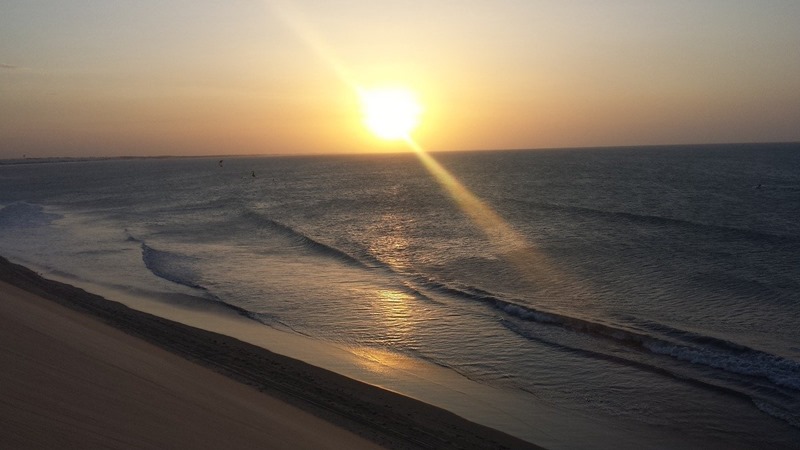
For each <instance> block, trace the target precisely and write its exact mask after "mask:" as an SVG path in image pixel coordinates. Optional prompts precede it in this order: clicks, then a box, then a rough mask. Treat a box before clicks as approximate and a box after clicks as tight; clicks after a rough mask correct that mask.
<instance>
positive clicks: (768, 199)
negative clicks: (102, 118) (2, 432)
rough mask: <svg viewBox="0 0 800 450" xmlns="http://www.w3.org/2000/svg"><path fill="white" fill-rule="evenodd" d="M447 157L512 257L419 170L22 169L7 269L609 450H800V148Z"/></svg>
mask: <svg viewBox="0 0 800 450" xmlns="http://www.w3.org/2000/svg"><path fill="white" fill-rule="evenodd" d="M433 157H434V158H435V159H436V160H438V161H439V163H440V164H441V165H442V166H443V167H444V168H445V169H446V170H447V171H449V172H450V173H451V174H452V175H453V176H454V177H455V178H456V179H457V180H458V181H459V182H460V183H461V184H463V186H464V187H465V188H466V190H467V191H469V192H471V193H472V194H473V195H474V196H476V197H477V198H478V199H480V200H481V201H482V203H483V204H484V205H485V206H486V207H487V208H488V209H489V210H491V211H493V212H494V213H495V214H496V216H497V217H498V218H500V220H501V221H502V223H503V224H504V227H507V229H510V230H513V232H514V233H515V236H516V239H514V240H513V241H512V246H509V245H508V243H505V244H503V245H500V244H499V240H498V239H497V230H495V229H488V228H491V227H487V225H486V223H481V222H480V221H475V220H472V219H471V218H472V217H474V215H472V214H470V211H465V210H464V209H462V207H461V206H459V205H463V204H464V203H463V202H461V203H460V202H459V201H457V199H454V198H453V197H452V196H451V194H450V192H452V191H450V190H448V189H446V188H445V187H444V186H443V185H442V182H441V181H440V178H438V177H437V176H436V174H434V173H431V172H429V171H428V170H427V169H426V166H425V165H424V164H422V163H421V161H420V159H419V158H418V157H417V155H415V154H413V153H408V154H375V155H348V156H302V157H300V156H296V157H260V158H256V157H236V158H233V157H217V158H158V159H104V160H84V161H76V160H64V161H48V162H41V161H38V163H31V161H27V160H22V161H6V163H5V164H0V208H2V209H0V254H3V255H4V256H7V257H10V258H11V259H12V260H14V261H17V262H20V263H23V264H28V265H31V266H33V267H36V268H38V269H39V270H42V271H44V272H45V273H46V274H50V275H54V276H60V277H62V278H64V279H66V280H71V281H74V282H75V283H76V284H81V282H85V283H89V284H91V285H93V286H100V287H102V288H103V289H105V290H104V292H119V293H128V294H135V295H139V296H146V297H149V298H152V299H156V300H158V301H162V302H165V303H170V302H172V303H175V304H179V303H182V304H186V303H187V302H189V303H191V302H194V303H195V304H197V305H201V304H203V303H207V304H209V305H210V304H213V305H217V306H224V307H226V308H228V309H229V310H231V311H233V312H236V313H237V314H240V315H242V316H243V317H246V318H248V320H250V321H252V322H253V323H256V324H258V325H259V326H262V327H269V328H272V329H278V330H282V331H284V332H288V333H291V334H296V335H300V336H305V337H306V338H308V339H312V340H315V341H319V342H325V343H332V344H335V345H336V346H337V347H339V348H344V349H352V351H353V352H354V353H356V354H358V353H363V352H364V351H365V350H367V351H375V352H385V353H386V354H395V355H398V356H401V357H403V358H409V359H412V360H418V361H425V362H429V363H433V364H434V365H436V366H440V367H443V368H446V369H447V370H450V371H453V372H454V373H457V374H459V376H461V377H464V378H466V379H469V380H472V381H474V382H477V383H480V384H483V385H486V386H493V387H497V388H498V389H502V390H503V391H504V392H512V393H513V392H517V393H518V395H519V397H520V398H525V399H529V400H530V401H531V402H541V403H543V404H547V405H551V406H553V407H554V408H557V409H559V410H561V411H563V412H565V415H566V416H569V415H570V414H575V415H576V416H578V415H580V416H582V417H599V418H602V420H604V421H608V423H614V424H618V435H619V439H620V442H613V441H612V442H604V443H599V442H598V443H597V447H598V448H602V447H604V446H608V447H614V446H616V444H620V443H621V442H626V437H625V433H626V430H628V429H631V430H633V429H636V428H637V426H638V425H641V426H642V427H645V428H646V429H654V430H661V431H663V432H664V433H665V434H672V435H675V436H683V437H686V439H687V441H686V443H687V445H689V443H695V444H696V443H703V444H702V445H700V444H698V446H705V445H708V446H719V447H726V446H732V447H741V448H752V447H758V446H759V445H765V446H770V447H774V448H798V447H800V145H797V144H771V145H769V144H760V145H755V144H752V145H745V144H742V145H725V146H679V147H646V148H603V149H561V150H535V151H533V150H532V151H493V152H488V151H487V152H466V153H440V154H433ZM504 229H505V228H504ZM501 237H502V236H501ZM290 356H291V355H290ZM422 400H425V398H422ZM445 406H446V405H445ZM517 434H519V433H517ZM563 442H564V445H565V446H566V447H569V446H570V445H569V440H568V439H566V440H564V441H563ZM581 445H582V446H584V445H585V443H583V444H581ZM620 445H621V444H620ZM673 445H674V443H673V444H671V446H673ZM665 446H666V444H665ZM653 447H654V448H659V445H658V443H657V442H656V443H653Z"/></svg>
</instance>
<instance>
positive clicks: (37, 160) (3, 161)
mask: <svg viewBox="0 0 800 450" xmlns="http://www.w3.org/2000/svg"><path fill="white" fill-rule="evenodd" d="M737 145H756V146H766V145H776V146H791V145H800V141H797V142H795V141H785V142H784V141H778V142H724V143H706V144H643V145H600V146H585V147H539V148H501V149H460V150H428V151H429V152H430V153H436V154H449V153H454V154H455V153H481V152H529V151H530V152H536V151H575V150H614V149H617V150H623V149H634V148H641V149H669V148H680V147H700V148H721V147H729V146H737ZM406 153H413V152H412V151H410V150H409V151H403V152H397V151H395V152H383V151H376V152H372V153H369V152H353V153H348V152H341V153H339V152H335V153H333V152H332V153H257V154H218V155H152V156H144V155H123V156H46V157H23V158H0V166H8V165H17V164H53V163H77V162H91V161H124V160H140V159H203V158H209V159H214V158H217V159H225V158H286V157H318V156H344V157H347V156H364V155H392V154H406Z"/></svg>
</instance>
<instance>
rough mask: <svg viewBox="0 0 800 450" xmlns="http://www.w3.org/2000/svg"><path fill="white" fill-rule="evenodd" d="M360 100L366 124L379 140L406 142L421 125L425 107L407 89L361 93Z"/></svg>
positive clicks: (373, 90) (386, 89)
mask: <svg viewBox="0 0 800 450" xmlns="http://www.w3.org/2000/svg"><path fill="white" fill-rule="evenodd" d="M359 96H360V98H361V107H362V109H363V114H364V124H365V125H366V126H367V128H369V130H370V131H372V132H373V133H374V134H375V135H376V136H378V137H380V138H383V139H388V140H398V139H405V138H407V137H408V136H409V135H410V134H411V132H412V131H414V129H415V128H416V127H417V125H419V118H420V115H421V114H422V106H421V105H420V103H419V101H418V100H417V96H416V95H415V94H414V92H412V91H410V90H408V89H404V88H381V89H370V90H360V91H359Z"/></svg>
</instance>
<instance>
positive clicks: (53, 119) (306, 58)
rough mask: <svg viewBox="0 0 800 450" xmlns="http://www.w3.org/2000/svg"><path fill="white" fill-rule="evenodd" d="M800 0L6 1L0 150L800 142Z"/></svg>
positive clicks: (66, 152)
mask: <svg viewBox="0 0 800 450" xmlns="http://www.w3.org/2000/svg"><path fill="white" fill-rule="evenodd" d="M799 24H800V1H797V0H788V1H778V0H762V1H755V0H754V1H742V0H691V1H683V0H663V1H662V0H650V1H648V0H630V1H625V0H606V1H594V0H592V1H588V0H587V1H578V0H575V1H546V0H540V1H537V0H483V1H477V0H460V1H455V0H435V1H431V0H425V1H423V0H420V1H416V0H413V1H412V0H397V1H380V0H369V1H368V0H348V1H344V0H341V1H337V0H295V1H286V2H276V1H263V0H261V1H259V0H224V1H223V0H168V1H164V0H158V1H154V0H129V1H128V0H125V1H123V0H69V1H67V0H52V1H45V0H3V2H2V4H0V158H16V157H21V156H22V155H23V154H26V155H28V156H56V155H59V156H79V155H159V154H226V153H239V154H241V153H246V154H250V153H297V152H313V153H319V152H362V151H370V150H386V149H394V148H395V147H396V146H397V144H387V143H384V142H381V141H379V140H377V139H375V138H374V137H372V136H371V135H370V134H369V133H368V132H367V131H366V130H365V129H364V128H363V126H362V125H361V118H360V112H359V106H358V99H357V96H356V95H355V93H354V91H353V89H352V86H353V85H357V86H370V85H378V84H396V85H405V86H408V87H410V88H412V89H414V90H416V91H417V92H418V93H419V97H420V98H421V99H422V102H423V103H424V107H425V113H424V116H423V118H422V125H421V126H420V128H419V129H418V130H417V131H416V133H415V135H414V136H415V138H416V140H417V141H418V142H419V143H420V144H421V145H422V146H423V147H425V148H428V149H431V150H456V149H495V148H539V147H573V146H613V145H639V144H673V143H713V142H752V141H800V25H799Z"/></svg>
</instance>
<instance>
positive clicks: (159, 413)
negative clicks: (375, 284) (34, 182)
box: [0, 258, 538, 449]
mask: <svg viewBox="0 0 800 450" xmlns="http://www.w3.org/2000/svg"><path fill="white" fill-rule="evenodd" d="M380 447H384V448H410V449H411V448H467V449H468V448H538V447H536V446H534V445H532V444H529V443H527V442H525V441H522V440H519V439H517V438H514V437H512V436H509V435H506V434H504V433H501V432H499V431H496V430H493V429H491V428H487V427H484V426H481V425H477V424H475V423H472V422H469V421H467V420H465V419H462V418H460V417H458V416H456V415H454V414H451V413H449V412H447V411H444V410H442V409H440V408H436V407H434V406H431V405H428V404H426V403H423V402H419V401H417V400H413V399H410V398H407V397H404V396H402V395H398V394H395V393H392V392H389V391H386V390H383V389H380V388H377V387H374V386H370V385H367V384H364V383H361V382H358V381H355V380H352V379H349V378H346V377H343V376H341V375H338V374H336V373H333V372H330V371H328V370H325V369H321V368H318V367H315V366H312V365H309V364H306V363H303V362H301V361H298V360H295V359H292V358H288V357H285V356H282V355H278V354H275V353H272V352H270V351H268V350H265V349H263V348H261V347H257V346H254V345H251V344H247V343H244V342H241V341H239V340H236V339H234V338H231V337H227V336H223V335H220V334H216V333H212V332H208V331H204V330H200V329H197V328H193V327H190V326H187V325H183V324H179V323H176V322H172V321H169V320H167V319H163V318H160V317H157V316H153V315H150V314H146V313H143V312H139V311H135V310H133V309H130V308H128V307H127V306H124V305H122V304H119V303H116V302H112V301H109V300H106V299H104V298H102V297H99V296H96V295H93V294H90V293H87V292H85V291H83V290H81V289H78V288H75V287H72V286H69V285H66V284H63V283H58V282H54V281H49V280H45V279H43V278H41V277H39V276H38V275H37V274H36V273H34V272H32V271H30V270H28V269H26V268H24V267H21V266H18V265H15V264H12V263H9V262H8V261H6V260H5V259H2V258H0V448H276V449H277V448H293V449H295V448H298V449H299V448H319V449H323V448H348V449H362V448H363V449H366V448H380Z"/></svg>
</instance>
